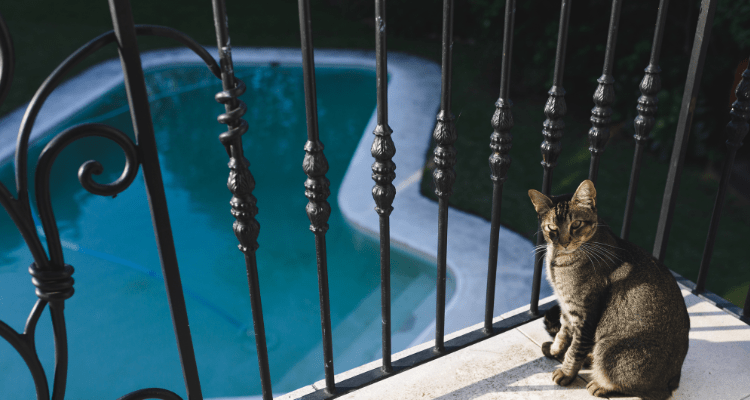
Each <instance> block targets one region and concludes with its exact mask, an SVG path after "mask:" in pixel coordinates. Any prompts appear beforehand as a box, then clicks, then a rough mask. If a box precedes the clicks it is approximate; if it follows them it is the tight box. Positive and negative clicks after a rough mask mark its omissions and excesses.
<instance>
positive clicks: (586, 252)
mask: <svg viewBox="0 0 750 400" xmlns="http://www.w3.org/2000/svg"><path fill="white" fill-rule="evenodd" d="M579 249H581V251H582V252H583V255H585V256H586V258H588V259H589V262H590V263H591V265H592V266H594V268H596V265H594V260H592V259H591V257H590V256H589V254H588V251H586V248H585V247H583V245H581V246H580V247H579Z"/></svg>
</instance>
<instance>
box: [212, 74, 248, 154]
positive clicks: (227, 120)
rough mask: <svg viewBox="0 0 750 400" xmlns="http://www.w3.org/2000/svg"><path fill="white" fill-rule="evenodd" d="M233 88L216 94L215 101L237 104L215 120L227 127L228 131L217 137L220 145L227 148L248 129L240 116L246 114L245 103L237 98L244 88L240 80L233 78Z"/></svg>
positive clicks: (243, 91)
mask: <svg viewBox="0 0 750 400" xmlns="http://www.w3.org/2000/svg"><path fill="white" fill-rule="evenodd" d="M234 80H235V86H234V87H233V88H231V89H227V90H222V91H221V92H219V93H216V96H215V98H216V101H217V102H219V103H221V104H224V105H227V104H231V103H232V102H236V103H237V107H235V108H234V109H232V110H229V111H227V112H225V113H223V114H220V115H219V117H218V118H217V120H218V121H219V123H221V124H225V125H227V126H228V127H229V130H228V131H226V132H224V133H222V134H220V135H219V140H220V141H221V144H223V145H224V146H227V145H229V144H231V143H232V141H233V140H235V139H237V138H239V137H240V136H242V135H243V134H244V133H245V132H247V129H248V123H247V121H245V120H244V119H242V116H243V115H245V112H247V105H245V102H244V101H242V100H240V99H239V97H240V96H241V95H242V94H243V93H245V90H246V86H245V83H244V82H242V80H241V79H237V78H235V79H234Z"/></svg>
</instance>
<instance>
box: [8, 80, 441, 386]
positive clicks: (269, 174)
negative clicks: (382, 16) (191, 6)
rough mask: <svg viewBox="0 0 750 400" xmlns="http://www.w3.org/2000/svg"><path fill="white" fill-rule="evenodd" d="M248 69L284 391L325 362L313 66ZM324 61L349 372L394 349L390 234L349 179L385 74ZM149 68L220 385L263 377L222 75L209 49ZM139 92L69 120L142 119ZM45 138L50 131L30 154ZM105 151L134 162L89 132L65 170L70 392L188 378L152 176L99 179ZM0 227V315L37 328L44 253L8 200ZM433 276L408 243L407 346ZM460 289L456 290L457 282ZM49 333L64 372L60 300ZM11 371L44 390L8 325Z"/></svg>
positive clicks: (109, 164)
mask: <svg viewBox="0 0 750 400" xmlns="http://www.w3.org/2000/svg"><path fill="white" fill-rule="evenodd" d="M236 74H237V76H238V77H240V78H242V79H243V80H244V81H245V83H246V84H247V86H248V92H247V93H246V94H245V95H244V96H243V100H244V101H245V102H246V103H247V105H248V109H249V111H248V113H247V114H246V115H245V119H247V121H248V122H249V124H250V130H249V132H248V134H246V135H245V136H244V143H245V149H246V155H247V157H248V159H249V160H250V161H251V163H252V165H251V170H252V172H253V174H254V176H255V179H256V182H257V186H256V190H255V191H254V195H255V196H256V197H257V198H258V207H259V209H260V212H259V214H258V216H257V219H258V221H259V223H260V225H261V235H260V237H259V243H260V246H261V247H260V249H259V250H258V252H257V257H258V265H259V277H260V286H261V292H262V296H263V308H264V317H265V322H266V323H265V325H266V331H267V341H268V350H269V356H270V357H269V358H270V361H271V377H272V381H273V382H274V391H275V392H278V393H282V392H285V391H289V390H293V389H296V388H297V387H299V386H302V385H304V384H308V383H311V382H312V381H314V380H316V379H317V378H319V377H320V375H321V374H322V368H320V367H321V365H322V350H321V345H320V322H319V319H318V318H319V312H318V297H317V296H318V295H317V276H316V266H315V251H314V237H313V235H312V234H311V233H310V232H309V231H308V230H307V226H308V225H309V221H308V220H307V216H306V214H305V211H304V207H305V205H306V203H307V199H306V198H305V197H304V187H303V186H302V183H303V182H304V180H305V175H304V173H303V172H302V168H301V162H302V157H303V156H304V151H303V150H302V146H303V145H304V142H305V140H306V128H305V120H304V99H303V94H302V92H301V88H302V84H301V81H302V73H301V68H298V67H287V66H278V65H276V66H271V65H260V66H257V65H256V66H252V67H243V66H241V65H237V67H236ZM316 75H317V80H318V110H319V114H320V132H321V141H322V142H323V143H324V144H325V145H326V157H327V158H328V161H329V165H330V170H329V173H328V175H327V176H328V178H329V179H330V180H331V184H332V185H331V192H332V193H331V196H330V197H329V202H330V203H331V206H332V210H333V212H332V214H331V218H330V221H329V224H330V226H331V229H330V230H329V232H328V234H327V241H328V247H329V249H328V259H329V276H330V280H331V292H330V295H331V318H332V326H333V329H334V332H333V335H334V360H335V363H336V370H337V371H339V372H340V371H344V370H346V369H349V368H351V367H354V366H358V365H361V364H363V363H365V362H367V361H371V360H372V359H375V358H379V357H380V354H379V351H380V341H379V335H380V307H379V253H378V243H377V242H376V241H375V240H373V239H371V238H370V237H369V236H366V235H364V234H361V233H359V232H358V231H356V230H354V229H352V228H351V227H349V226H348V225H347V224H346V223H345V222H344V219H343V217H342V216H341V213H340V212H339V210H338V207H337V193H338V186H339V183H340V182H341V179H342V177H343V175H344V172H345V170H346V167H347V165H348V163H349V160H350V159H351V155H352V153H353V151H354V149H355V147H356V146H357V143H358V142H359V139H360V137H361V136H362V132H363V130H364V128H365V126H366V124H367V121H368V119H369V118H370V116H371V114H372V111H373V109H374V105H375V95H374V87H375V85H374V82H375V75H374V72H373V71H371V70H368V69H342V68H332V69H318V70H317V72H316ZM146 77H147V83H148V87H149V94H150V98H151V99H152V102H151V110H152V115H153V118H154V124H155V130H156V137H157V142H158V146H159V150H160V163H161V165H162V170H163V175H164V181H165V189H166V192H167V200H168V204H169V207H170V214H171V217H172V226H173V231H174V235H175V244H176V248H177V254H178V261H179V262H180V269H181V273H182V281H183V286H184V291H185V295H186V302H187V308H188V314H189V318H190V321H191V332H192V335H193V342H194V345H195V350H196V358H197V362H198V368H199V374H200V376H201V382H202V386H203V392H204V395H205V396H206V397H217V396H239V395H248V394H257V393H260V385H259V382H258V381H257V360H256V355H255V349H254V338H253V337H252V329H251V316H250V306H249V297H248V292H247V283H246V279H245V267H244V262H243V259H242V254H241V253H240V252H239V251H237V249H236V238H235V237H234V233H233V232H232V230H231V224H232V222H233V217H232V216H231V215H230V214H229V212H228V211H229V206H228V201H229V198H230V197H231V195H230V193H229V192H228V190H227V189H226V181H225V179H226V178H225V177H226V176H227V173H228V170H227V167H226V162H227V159H226V153H225V152H224V149H223V147H222V146H221V145H220V144H219V142H218V139H217V134H218V133H219V132H220V131H221V129H222V127H221V126H220V125H218V124H217V123H216V122H215V116H217V115H218V114H219V113H221V112H222V107H221V106H220V105H219V104H217V103H216V102H215V101H214V100H213V95H214V94H215V93H216V92H217V91H218V90H220V89H219V85H218V82H216V80H215V78H213V77H212V76H211V75H210V74H209V73H208V71H207V70H206V68H205V67H200V66H184V65H183V66H180V68H179V69H174V68H167V67H160V68H155V69H150V70H147V74H146ZM342 88H345V89H346V90H342ZM126 104H127V102H126V100H125V97H124V92H123V90H122V88H121V87H120V88H116V89H113V90H110V91H109V92H108V93H107V95H106V96H103V97H102V98H101V101H99V102H97V103H96V104H91V105H89V106H87V107H86V108H85V109H83V110H81V111H80V112H79V113H77V115H75V116H74V117H73V118H71V119H69V120H68V121H66V122H65V123H64V124H61V125H60V126H58V127H57V128H56V129H54V130H53V132H59V131H60V129H62V128H63V127H64V126H70V125H73V124H77V123H81V122H84V121H92V120H95V121H99V122H103V123H106V124H110V125H113V126H115V127H117V128H119V129H121V130H123V131H124V132H126V133H129V134H131V136H132V128H131V127H130V116H129V114H128V112H127V107H126ZM43 144H44V142H43V141H42V142H40V143H38V144H37V146H35V148H34V149H33V150H32V154H31V157H30V158H31V159H35V158H36V155H37V154H38V153H39V151H40V150H41V145H43ZM90 158H96V159H97V160H100V161H102V162H103V164H104V167H105V173H104V176H102V177H101V181H106V180H107V179H112V178H114V175H110V176H107V172H108V171H109V173H110V174H118V173H119V171H121V167H122V164H123V162H124V160H123V157H122V155H121V154H120V151H119V149H118V148H117V147H116V146H115V145H112V144H110V143H109V142H106V141H104V140H99V139H98V138H90V139H87V140H86V141H80V142H78V143H76V144H75V145H73V146H70V148H69V149H67V150H66V151H65V152H63V153H62V154H61V156H60V158H59V159H58V161H57V163H56V166H55V168H53V170H54V171H53V174H52V176H51V182H52V199H53V207H54V210H55V215H56V217H57V220H58V225H59V227H60V232H61V237H62V239H63V240H64V247H65V249H66V250H65V255H66V259H67V262H68V263H69V264H71V265H73V266H74V267H76V273H75V275H74V278H75V279H76V284H75V288H76V294H75V295H74V296H73V297H72V298H71V299H70V300H68V301H67V302H66V304H67V307H66V316H67V326H68V329H69V332H68V339H69V347H70V368H69V379H68V393H69V397H70V398H82V399H86V398H116V397H117V396H120V395H122V394H124V393H128V392H130V391H132V390H135V389H138V388H143V387H164V388H168V389H170V390H173V391H175V392H176V393H178V394H182V395H184V389H183V384H182V375H181V371H180V368H179V359H178V356H177V349H176V344H175V343H174V335H173V330H172V324H171V318H170V317H169V311H168V306H167V302H166V295H165V293H164V286H163V282H162V281H161V280H160V267H159V264H158V257H157V253H156V246H155V245H154V240H153V234H152V228H151V217H150V215H149V212H148V207H147V204H146V197H145V192H144V189H143V183H142V179H140V178H138V179H136V181H135V182H134V183H133V185H131V187H130V188H129V189H127V190H126V191H125V192H123V193H121V194H120V195H118V197H117V199H111V198H103V197H99V196H93V195H90V194H89V193H88V192H86V191H85V190H83V189H82V188H81V187H80V185H79V184H78V182H77V179H76V178H75V176H76V170H77V168H78V166H79V165H80V164H81V163H82V161H85V160H88V159H90ZM12 175H13V172H12V166H11V165H9V164H7V165H4V166H3V167H2V168H0V179H2V181H3V182H4V183H5V184H6V185H7V186H9V187H11V186H12V185H10V183H11V182H13V177H12ZM32 176H33V175H32ZM373 213H374V211H373ZM0 237H2V238H3V241H2V243H0V296H2V297H0V319H2V320H4V321H5V322H7V323H8V324H9V325H11V327H13V328H14V329H16V330H21V329H22V327H23V322H24V320H25V318H26V316H27V315H28V312H29V310H30V307H31V305H32V304H33V303H34V301H35V300H36V297H35V295H34V294H33V290H32V285H31V282H30V277H29V275H28V272H27V267H28V265H29V263H30V262H31V257H30V254H29V253H28V251H27V250H26V249H25V246H24V245H23V242H22V240H21V237H20V235H18V233H16V231H15V228H14V226H13V224H12V223H11V221H10V219H9V218H8V217H7V216H6V215H5V214H4V213H0ZM434 281H435V277H434V265H432V264H431V263H429V262H426V261H425V260H422V259H420V258H418V257H414V256H411V255H408V254H406V253H404V252H401V251H398V250H397V249H395V248H394V249H393V251H392V280H391V286H392V299H393V311H392V312H393V315H392V319H393V329H394V337H393V350H394V351H398V350H401V349H403V348H405V347H406V346H407V345H408V344H409V343H410V342H411V340H412V339H413V338H414V337H415V336H416V335H418V334H419V333H420V332H421V331H422V330H423V329H424V328H425V327H426V326H427V325H426V324H425V323H424V320H423V319H420V318H416V317H415V316H414V315H412V310H414V309H417V308H419V306H420V305H422V304H428V305H430V306H433V303H434V297H431V296H430V294H431V293H432V291H433V290H434V289H433V288H434ZM449 282H450V280H449ZM448 289H449V295H450V293H451V291H452V290H453V285H452V282H450V283H449V288H448ZM7 299H13V300H14V301H13V303H12V304H11V303H10V302H9V301H8V300H7ZM429 322H431V321H428V323H429ZM37 336H38V338H39V340H38V341H37V343H38V346H39V353H40V355H41V357H42V363H43V365H44V367H45V369H46V370H47V371H48V374H51V371H52V370H53V356H52V354H53V348H52V340H51V326H50V323H49V318H48V317H46V316H45V317H43V318H42V319H41V320H40V324H39V327H38V334H37ZM300 359H301V360H302V361H299V360H300ZM297 361H299V363H297ZM122 376H128V379H127V380H126V381H124V380H122V379H121V377H122ZM10 382H12V384H10ZM95 382H101V384H95ZM0 387H3V388H9V389H10V390H11V391H14V392H12V393H7V392H6V393H7V395H8V396H10V398H28V397H30V396H32V394H33V385H32V383H31V378H30V376H29V374H28V372H27V371H26V368H25V366H24V365H23V362H22V361H21V358H20V356H18V355H17V354H16V353H15V352H14V351H13V350H12V349H11V348H10V346H9V345H7V344H6V343H4V342H1V341H0Z"/></svg>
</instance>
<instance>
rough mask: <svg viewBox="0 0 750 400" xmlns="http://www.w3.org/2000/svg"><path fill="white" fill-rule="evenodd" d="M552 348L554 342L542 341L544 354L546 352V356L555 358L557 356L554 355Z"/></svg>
mask: <svg viewBox="0 0 750 400" xmlns="http://www.w3.org/2000/svg"><path fill="white" fill-rule="evenodd" d="M551 349H552V342H544V343H542V354H544V356H545V357H548V358H555V356H553V355H552V351H551Z"/></svg>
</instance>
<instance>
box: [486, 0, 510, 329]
mask: <svg viewBox="0 0 750 400" xmlns="http://www.w3.org/2000/svg"><path fill="white" fill-rule="evenodd" d="M515 17H516V0H508V1H507V2H506V3H505V27H504V30H503V60H502V66H501V68H500V97H499V98H498V99H497V102H496V103H495V113H494V114H493V115H492V128H493V132H492V134H491V135H490V149H492V154H490V160H489V161H490V179H492V217H491V222H490V255H489V258H488V260H487V295H486V298H485V304H484V331H485V333H487V334H491V333H492V317H493V314H494V307H495V279H496V276H497V248H498V240H499V237H500V211H501V207H502V201H503V183H504V182H505V179H506V177H507V174H508V169H509V168H510V164H511V159H510V156H509V155H508V153H509V152H510V149H511V147H512V146H513V135H511V133H510V130H511V129H512V128H513V113H512V112H511V111H510V108H511V107H512V106H513V102H512V101H510V99H509V98H508V90H509V86H510V61H511V59H512V56H513V24H514V22H515Z"/></svg>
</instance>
